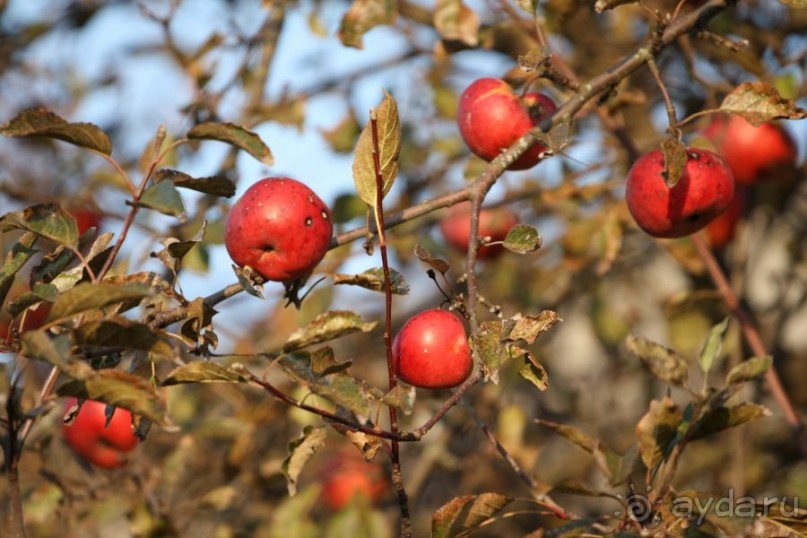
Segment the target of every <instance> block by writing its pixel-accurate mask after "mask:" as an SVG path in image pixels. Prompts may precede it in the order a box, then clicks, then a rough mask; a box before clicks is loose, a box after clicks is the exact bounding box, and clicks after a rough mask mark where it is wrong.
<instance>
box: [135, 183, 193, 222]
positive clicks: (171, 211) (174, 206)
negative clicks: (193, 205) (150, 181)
mask: <svg viewBox="0 0 807 538" xmlns="http://www.w3.org/2000/svg"><path fill="white" fill-rule="evenodd" d="M138 205H141V206H143V207H148V208H149V209H154V210H156V211H159V212H160V213H163V214H164V215H169V216H171V217H177V218H179V219H180V220H184V219H185V204H184V203H183V202H182V196H180V195H179V192H178V191H177V189H176V187H175V186H174V184H173V183H172V182H170V181H161V182H159V183H155V184H154V185H152V186H151V187H149V188H148V189H146V192H144V193H143V196H141V197H140V200H139V201H138Z"/></svg>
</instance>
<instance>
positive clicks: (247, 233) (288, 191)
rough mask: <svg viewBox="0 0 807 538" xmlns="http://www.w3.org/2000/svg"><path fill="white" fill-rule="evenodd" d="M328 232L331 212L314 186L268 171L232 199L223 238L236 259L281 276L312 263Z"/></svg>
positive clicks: (272, 277) (324, 246)
mask: <svg viewBox="0 0 807 538" xmlns="http://www.w3.org/2000/svg"><path fill="white" fill-rule="evenodd" d="M332 234H333V223H332V221H331V212H330V210H329V209H328V206H326V205H325V203H324V202H323V201H322V200H320V198H319V197H318V196H317V195H316V194H314V191H312V190H311V189H309V188H308V187H307V186H305V185H304V184H302V183H300V182H299V181H296V180H294V179H291V178H288V177H270V178H266V179H262V180H260V181H258V182H257V183H255V184H254V185H252V186H251V187H250V188H249V189H247V191H246V192H245V193H244V195H243V196H242V197H241V198H240V199H239V200H238V201H237V202H236V203H235V205H233V207H232V209H231V210H230V214H229V216H228V218H227V226H226V229H225V231H224V244H225V246H226V247H227V252H228V253H229V254H230V257H231V258H232V259H233V261H234V262H235V263H236V264H238V265H242V266H243V265H249V266H251V267H252V268H253V269H255V270H256V271H257V272H258V273H260V274H261V275H262V276H263V277H264V278H266V279H267V280H275V281H281V282H285V281H289V280H294V279H296V278H299V277H301V276H304V275H307V274H308V273H310V272H311V270H313V269H314V267H316V265H317V264H318V263H319V262H320V261H321V260H322V258H323V257H324V256H325V253H326V252H327V251H328V246H329V244H330V242H331V235H332Z"/></svg>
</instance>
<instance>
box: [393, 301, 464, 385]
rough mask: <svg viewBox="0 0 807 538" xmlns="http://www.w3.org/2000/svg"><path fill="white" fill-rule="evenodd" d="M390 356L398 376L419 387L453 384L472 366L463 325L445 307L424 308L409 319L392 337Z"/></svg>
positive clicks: (458, 382)
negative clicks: (442, 308)
mask: <svg viewBox="0 0 807 538" xmlns="http://www.w3.org/2000/svg"><path fill="white" fill-rule="evenodd" d="M392 357H393V366H394V368H395V371H396V373H397V375H398V377H399V378H400V379H401V380H402V381H404V382H406V383H409V384H410V385H413V386H415V387H420V388H427V389H444V388H450V387H456V386H457V385H459V384H460V383H462V382H463V381H465V379H466V378H467V377H468V375H469V374H470V373H471V370H472V369H473V359H472V358H471V348H470V347H469V346H468V336H467V335H466V333H465V326H464V325H463V324H462V321H460V318H459V317H457V315H456V314H454V313H452V312H448V311H445V310H437V309H433V310H426V311H423V312H421V313H419V314H416V315H414V316H412V317H411V318H409V320H408V321H407V322H406V323H405V324H404V326H403V327H401V330H400V331H398V334H397V335H396V336H395V339H394V341H393V344H392Z"/></svg>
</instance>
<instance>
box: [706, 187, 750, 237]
mask: <svg viewBox="0 0 807 538" xmlns="http://www.w3.org/2000/svg"><path fill="white" fill-rule="evenodd" d="M744 209H745V191H743V190H740V189H739V188H738V189H737V190H736V191H735V192H734V198H732V199H731V203H729V206H728V207H727V208H726V210H725V211H723V212H722V213H721V214H720V215H718V216H717V218H715V220H713V221H712V222H710V223H709V224H707V225H706V236H707V237H708V238H709V244H711V245H712V248H714V249H717V250H719V249H722V248H725V247H726V245H728V244H729V243H731V241H732V240H733V239H734V234H735V233H736V232H737V223H739V222H740V219H741V218H742V216H743V210H744Z"/></svg>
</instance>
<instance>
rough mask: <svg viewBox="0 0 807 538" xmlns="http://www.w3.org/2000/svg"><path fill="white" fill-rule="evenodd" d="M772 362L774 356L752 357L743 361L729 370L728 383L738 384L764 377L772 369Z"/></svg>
mask: <svg viewBox="0 0 807 538" xmlns="http://www.w3.org/2000/svg"><path fill="white" fill-rule="evenodd" d="M772 364H773V358H772V357H752V358H750V359H748V360H747V361H743V362H741V363H740V364H738V365H737V366H735V367H734V368H732V369H731V371H729V373H728V375H727V376H726V385H727V386H728V385H737V384H739V383H745V382H746V381H752V380H754V379H757V378H758V377H762V376H763V375H765V374H766V373H767V372H768V370H770V368H771V365H772Z"/></svg>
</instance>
